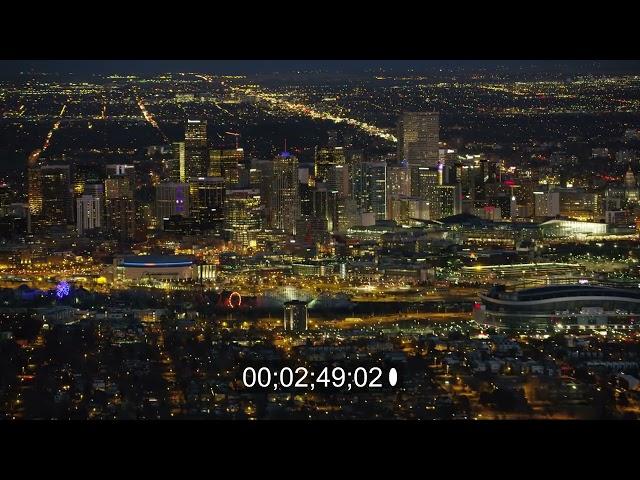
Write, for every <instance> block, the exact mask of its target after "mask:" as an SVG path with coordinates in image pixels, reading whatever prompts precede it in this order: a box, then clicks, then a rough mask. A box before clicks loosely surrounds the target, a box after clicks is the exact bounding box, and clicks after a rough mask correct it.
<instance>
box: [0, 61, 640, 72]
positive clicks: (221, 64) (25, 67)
mask: <svg viewBox="0 0 640 480" xmlns="http://www.w3.org/2000/svg"><path fill="white" fill-rule="evenodd" d="M318 70H320V71H326V72H335V73H345V74H357V73H364V72H371V71H378V70H388V71H392V72H411V71H413V72H415V73H419V72H425V73H428V72H436V71H439V70H445V71H488V72H491V71H493V72H495V73H517V72H530V73H603V72H624V73H640V60H347V59H343V60H293V59H276V60H264V59H260V60H228V59H225V60H133V59H126V60H0V72H1V73H2V75H4V76H7V75H18V74H21V73H44V74H62V75H64V74H79V75H87V74H140V75H150V74H160V73H180V72H202V73H214V74H216V73H217V74H223V75H233V74H242V75H254V74H272V73H293V72H296V71H318Z"/></svg>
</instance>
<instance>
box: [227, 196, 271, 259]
mask: <svg viewBox="0 0 640 480" xmlns="http://www.w3.org/2000/svg"><path fill="white" fill-rule="evenodd" d="M225 208H226V215H225V231H226V232H227V236H228V238H229V240H231V241H232V242H234V243H237V244H240V245H242V246H243V247H255V246H256V244H257V238H258V232H260V229H261V228H262V204H261V202H260V190H257V189H235V190H227V193H226V207H225Z"/></svg>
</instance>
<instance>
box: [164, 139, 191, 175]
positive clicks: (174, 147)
mask: <svg viewBox="0 0 640 480" xmlns="http://www.w3.org/2000/svg"><path fill="white" fill-rule="evenodd" d="M186 161H187V160H186V153H185V142H173V143H172V144H171V159H170V160H169V165H168V175H167V177H168V178H169V180H171V181H173V182H180V183H185V182H186V181H187V167H186Z"/></svg>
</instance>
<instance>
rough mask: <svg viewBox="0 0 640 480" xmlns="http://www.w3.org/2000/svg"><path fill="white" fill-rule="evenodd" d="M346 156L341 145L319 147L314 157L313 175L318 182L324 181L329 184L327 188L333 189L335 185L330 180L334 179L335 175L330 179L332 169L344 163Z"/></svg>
mask: <svg viewBox="0 0 640 480" xmlns="http://www.w3.org/2000/svg"><path fill="white" fill-rule="evenodd" d="M345 163H346V157H345V153H344V150H343V149H342V147H334V148H321V149H319V150H318V151H317V152H316V157H315V177H316V180H317V181H319V182H325V183H327V184H329V188H331V189H335V185H332V184H331V181H332V180H333V181H335V177H334V178H333V179H332V178H331V176H332V171H334V168H335V166H337V165H345Z"/></svg>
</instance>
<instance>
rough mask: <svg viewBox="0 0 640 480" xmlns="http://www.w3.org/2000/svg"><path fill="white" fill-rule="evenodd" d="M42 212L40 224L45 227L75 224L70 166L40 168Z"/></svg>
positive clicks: (45, 166)
mask: <svg viewBox="0 0 640 480" xmlns="http://www.w3.org/2000/svg"><path fill="white" fill-rule="evenodd" d="M40 187H41V196H42V197H41V198H42V210H41V214H40V218H39V219H38V222H39V224H40V225H43V226H55V225H66V224H68V223H71V222H73V203H72V199H73V196H72V192H71V169H70V167H69V165H44V166H42V167H40Z"/></svg>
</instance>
